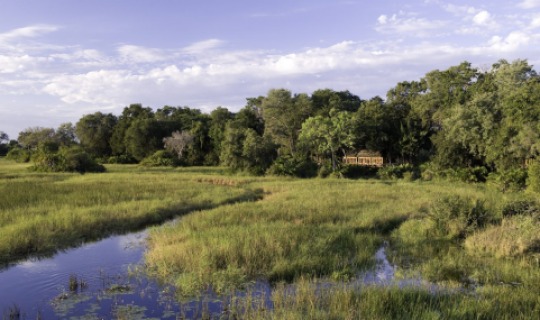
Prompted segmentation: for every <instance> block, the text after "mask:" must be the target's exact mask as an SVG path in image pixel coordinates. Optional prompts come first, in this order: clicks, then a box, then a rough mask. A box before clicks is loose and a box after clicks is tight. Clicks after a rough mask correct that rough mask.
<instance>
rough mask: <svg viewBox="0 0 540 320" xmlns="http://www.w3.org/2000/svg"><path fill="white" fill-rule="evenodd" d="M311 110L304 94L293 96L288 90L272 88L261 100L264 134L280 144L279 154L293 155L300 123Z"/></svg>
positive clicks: (309, 102) (308, 100)
mask: <svg viewBox="0 0 540 320" xmlns="http://www.w3.org/2000/svg"><path fill="white" fill-rule="evenodd" d="M311 112H312V108H311V101H310V99H309V97H308V96H307V95H306V94H298V95H295V96H294V97H293V96H292V95H291V92H290V91H288V90H285V89H272V90H270V91H269V92H268V95H267V97H266V98H264V99H263V101H262V114H263V118H264V121H265V131H264V135H266V136H268V137H270V138H271V139H272V140H273V141H274V142H275V143H277V144H278V145H279V146H280V153H281V154H291V155H294V153H295V152H296V142H297V139H298V134H299V132H300V129H301V128H302V123H303V122H304V121H305V120H306V119H307V118H308V117H309V116H310V115H311Z"/></svg>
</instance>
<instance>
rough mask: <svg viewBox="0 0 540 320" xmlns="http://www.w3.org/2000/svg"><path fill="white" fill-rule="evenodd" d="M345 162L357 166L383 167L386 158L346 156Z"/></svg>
mask: <svg viewBox="0 0 540 320" xmlns="http://www.w3.org/2000/svg"><path fill="white" fill-rule="evenodd" d="M343 163H344V164H349V165H356V166H366V167H382V166H383V165H384V159H383V157H344V158H343Z"/></svg>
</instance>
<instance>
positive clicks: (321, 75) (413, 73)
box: [0, 0, 540, 139]
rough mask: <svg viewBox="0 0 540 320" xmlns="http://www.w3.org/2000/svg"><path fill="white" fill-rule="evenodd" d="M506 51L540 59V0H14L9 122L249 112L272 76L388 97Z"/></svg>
mask: <svg viewBox="0 0 540 320" xmlns="http://www.w3.org/2000/svg"><path fill="white" fill-rule="evenodd" d="M500 59H506V60H508V61H513V60H515V59H527V60H528V62H529V63H530V64H531V65H533V66H537V65H539V64H540V0H509V1H501V0H489V1H487V0H477V1H461V0H415V1H389V0H379V1H367V0H365V1H355V0H272V1H263V0H258V1H253V0H86V1H83V0H81V1H74V0H9V1H8V0H0V131H3V132H5V133H7V134H8V135H9V136H10V138H12V139H16V138H17V136H18V134H19V132H21V131H22V130H24V129H26V128H29V127H36V126H40V127H51V128H57V127H58V126H59V125H60V124H62V123H66V122H72V123H76V122H77V121H78V120H79V119H80V118H81V117H82V116H83V115H85V114H90V113H94V112H98V111H100V112H103V113H113V114H115V115H120V114H121V112H122V110H123V108H124V107H126V106H128V105H129V104H131V103H141V104H143V105H144V106H149V107H152V108H153V109H157V108H162V107H163V106H165V105H170V106H189V107H191V108H197V109H200V110H202V111H203V112H207V113H209V112H211V111H212V110H213V109H215V108H216V107H218V106H222V107H225V108H228V109H229V110H231V111H237V110H239V109H241V108H242V107H244V106H245V103H246V98H249V97H257V96H260V95H266V94H267V92H268V90H270V89H272V88H285V89H289V90H291V91H292V92H293V93H308V94H311V93H312V92H313V91H315V90H318V89H324V88H329V89H333V90H337V91H341V90H349V91H350V92H352V93H353V94H356V95H358V96H360V98H362V99H370V98H372V97H374V96H377V95H379V96H381V97H383V98H384V97H385V95H386V92H387V91H388V90H389V89H390V88H392V87H394V86H395V85H396V84H397V83H398V82H401V81H413V80H419V79H420V78H422V77H423V76H424V75H425V74H426V73H428V72H429V71H432V70H435V69H439V70H445V69H447V68H449V67H451V66H454V65H458V64H459V63H461V62H462V61H469V62H470V63H472V64H473V66H475V67H477V68H479V69H480V70H483V71H487V70H489V68H490V66H491V65H492V64H493V63H495V62H497V61H498V60H500ZM535 69H536V68H535ZM537 70H538V69H537Z"/></svg>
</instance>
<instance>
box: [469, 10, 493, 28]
mask: <svg viewBox="0 0 540 320" xmlns="http://www.w3.org/2000/svg"><path fill="white" fill-rule="evenodd" d="M472 20H473V22H474V23H475V24H477V25H480V26H485V25H488V24H490V23H491V22H492V21H493V18H492V17H491V14H490V13H489V12H487V11H485V10H482V11H480V12H479V13H477V14H476V15H475V16H474V17H473V18H472Z"/></svg>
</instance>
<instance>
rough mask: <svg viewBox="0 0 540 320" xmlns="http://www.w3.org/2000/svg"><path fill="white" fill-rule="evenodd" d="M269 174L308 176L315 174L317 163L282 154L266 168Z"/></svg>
mask: <svg viewBox="0 0 540 320" xmlns="http://www.w3.org/2000/svg"><path fill="white" fill-rule="evenodd" d="M268 173H269V174H274V175H278V176H294V177H301V178H309V177H314V176H316V175H317V164H315V163H314V162H313V161H311V159H309V158H304V157H293V156H290V155H284V156H280V157H278V158H277V159H276V160H275V161H274V163H273V164H272V166H271V167H270V168H269V169H268Z"/></svg>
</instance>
